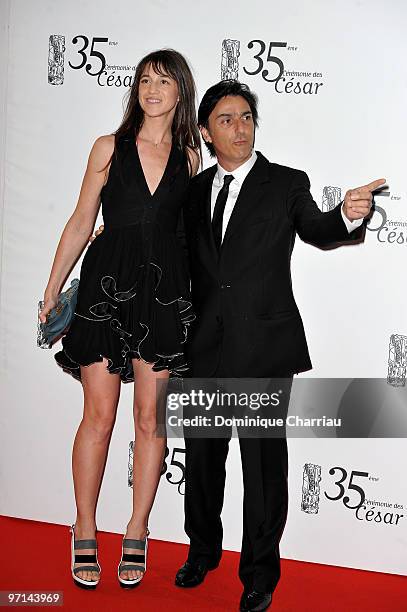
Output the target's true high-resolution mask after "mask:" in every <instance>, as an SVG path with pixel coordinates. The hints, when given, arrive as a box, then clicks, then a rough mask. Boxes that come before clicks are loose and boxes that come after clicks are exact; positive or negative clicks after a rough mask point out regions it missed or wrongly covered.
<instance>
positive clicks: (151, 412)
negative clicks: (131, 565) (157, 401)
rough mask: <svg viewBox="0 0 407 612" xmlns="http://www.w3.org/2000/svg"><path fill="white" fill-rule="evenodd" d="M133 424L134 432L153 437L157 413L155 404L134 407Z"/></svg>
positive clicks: (155, 431)
mask: <svg viewBox="0 0 407 612" xmlns="http://www.w3.org/2000/svg"><path fill="white" fill-rule="evenodd" d="M134 424H135V429H136V434H137V432H139V433H140V434H143V435H145V436H149V437H153V436H155V435H156V433H157V415H156V407H155V405H151V404H150V405H144V406H143V405H140V404H136V405H135V407H134Z"/></svg>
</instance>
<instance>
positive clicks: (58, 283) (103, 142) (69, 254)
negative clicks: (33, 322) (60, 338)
mask: <svg viewBox="0 0 407 612" xmlns="http://www.w3.org/2000/svg"><path fill="white" fill-rule="evenodd" d="M113 149H114V136H101V137H100V138H98V139H97V140H96V142H95V144H94V145H93V147H92V150H91V152H90V155H89V160H88V165H87V168H86V172H85V176H84V177H83V181H82V187H81V191H80V194H79V199H78V203H77V205H76V208H75V210H74V212H73V214H72V215H71V217H70V218H69V220H68V222H67V224H66V225H65V228H64V231H63V232H62V235H61V238H60V241H59V244H58V248H57V250H56V253H55V257H54V263H53V264H52V268H51V274H50V277H49V281H48V284H47V288H46V289H45V293H44V308H43V309H42V311H41V314H40V320H41V321H42V322H45V319H46V315H47V314H48V312H49V311H50V310H51V309H52V308H53V307H54V306H56V304H57V301H58V295H59V293H60V291H61V289H62V286H63V283H64V282H65V279H66V277H67V276H68V274H69V273H70V271H71V270H72V268H73V266H74V265H75V263H76V261H77V260H78V257H79V256H80V255H81V253H82V252H83V250H84V248H85V246H86V245H87V244H88V242H89V236H90V235H91V234H92V232H93V228H94V225H95V221H96V217H97V215H98V212H99V207H100V192H101V190H102V187H103V185H104V183H105V179H106V176H107V172H108V166H109V160H110V158H111V156H112V153H113Z"/></svg>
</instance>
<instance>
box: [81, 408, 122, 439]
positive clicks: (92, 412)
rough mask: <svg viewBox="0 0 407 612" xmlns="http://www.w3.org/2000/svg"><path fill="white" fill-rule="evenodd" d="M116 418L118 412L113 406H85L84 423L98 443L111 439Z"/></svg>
mask: <svg viewBox="0 0 407 612" xmlns="http://www.w3.org/2000/svg"><path fill="white" fill-rule="evenodd" d="M115 417H116V410H115V407H113V406H112V405H111V404H109V405H107V406H106V405H105V406H104V405H100V404H99V405H98V406H89V405H86V404H85V410H84V415H83V419H82V423H83V424H84V425H85V427H86V429H87V430H88V431H89V433H90V435H92V437H94V438H96V439H97V440H98V441H103V440H105V439H107V438H109V436H110V434H111V433H112V429H113V426H114V422H115Z"/></svg>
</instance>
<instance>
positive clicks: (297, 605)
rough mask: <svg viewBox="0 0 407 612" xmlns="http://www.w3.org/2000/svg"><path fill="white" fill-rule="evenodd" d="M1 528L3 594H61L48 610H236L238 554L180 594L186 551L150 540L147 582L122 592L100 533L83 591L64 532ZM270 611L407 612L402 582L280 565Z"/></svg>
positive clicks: (4, 523)
mask: <svg viewBox="0 0 407 612" xmlns="http://www.w3.org/2000/svg"><path fill="white" fill-rule="evenodd" d="M0 529H1V543H2V546H1V552H2V555H1V559H2V562H1V568H0V570H1V573H0V590H1V591H6V590H13V589H14V590H19V591H22V590H31V591H32V590H37V591H38V590H44V591H53V590H56V591H63V594H64V606H63V607H62V608H61V607H59V608H54V609H60V610H61V609H62V610H69V611H73V612H81V611H82V610H84V611H86V612H87V611H90V612H93V611H95V612H96V611H97V612H101V611H104V610H107V611H109V612H110V611H111V612H116V610H117V611H121V610H123V611H126V610H129V611H130V610H131V611H132V612H147V611H149V612H158V611H160V612H161V611H162V612H173V611H174V612H175V611H177V612H184V611H185V612H190V611H191V612H193V611H200V612H204V611H211V612H225V611H236V610H238V603H239V599H240V595H241V585H240V582H239V580H238V578H237V566H238V561H239V555H238V554H237V553H233V552H224V554H223V557H222V561H221V564H220V566H219V568H218V569H217V570H215V571H213V572H210V573H209V574H208V576H207V577H206V579H205V582H204V584H202V585H200V586H199V587H197V588H195V589H191V590H188V589H185V590H183V589H179V588H176V587H175V586H174V584H173V582H174V574H175V571H176V569H177V568H178V567H179V566H180V565H182V563H183V562H184V560H185V558H186V553H187V547H186V546H185V545H183V544H171V543H168V542H161V541H158V540H150V546H149V556H148V571H147V574H146V577H145V578H144V580H143V583H142V584H141V585H140V586H139V587H137V588H136V589H135V590H133V591H125V590H123V589H121V588H120V587H119V585H118V583H117V579H116V567H117V563H118V560H119V556H120V545H121V536H120V535H116V534H110V533H103V532H102V533H99V535H98V541H99V560H100V563H101V566H102V580H101V583H100V585H99V586H98V588H97V589H96V591H83V590H81V589H79V588H77V587H76V586H75V585H74V584H73V583H72V581H71V577H70V572H69V563H70V550H69V542H70V539H69V538H70V534H69V530H68V528H67V527H63V526H60V525H50V524H48V523H39V522H34V521H25V520H21V519H14V518H9V517H0ZM35 609H37V610H38V609H40V608H39V607H36V608H35ZM41 609H44V610H45V609H46V610H52V609H53V607H42V608H41ZM271 610H273V612H274V611H275V612H319V611H322V612H353V611H354V612H356V611H357V612H406V611H407V578H405V577H403V576H394V575H391V574H378V573H373V572H364V571H358V570H350V569H342V568H337V567H331V566H326V565H318V564H314V563H300V562H298V561H285V560H283V561H282V578H281V581H280V583H279V586H278V588H277V591H276V593H275V595H274V598H273V604H272V607H271Z"/></svg>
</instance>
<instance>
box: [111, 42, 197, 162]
mask: <svg viewBox="0 0 407 612" xmlns="http://www.w3.org/2000/svg"><path fill="white" fill-rule="evenodd" d="M150 65H151V67H152V68H153V70H154V71H155V72H156V73H157V74H163V75H164V74H168V76H170V77H172V78H173V79H174V80H175V81H176V83H177V85H178V94H179V102H178V104H177V108H176V111H175V115H174V120H173V122H172V138H173V141H175V143H176V144H177V145H178V147H179V148H180V149H181V151H183V153H184V154H185V155H186V156H187V159H188V164H189V166H190V168H191V165H190V160H189V156H188V150H187V148H190V149H193V150H194V151H196V152H197V153H198V154H199V158H200V159H201V157H202V151H201V139H200V133H199V130H198V123H197V118H196V108H195V102H196V89H195V82H194V78H193V76H192V73H191V69H190V67H189V66H188V63H187V61H186V59H185V58H184V57H183V56H182V55H181V53H178V51H174V49H160V50H159V51H153V52H152V53H149V54H148V55H146V56H145V57H143V59H142V60H141V61H140V62H139V63H138V65H137V68H136V72H135V75H134V80H133V84H132V86H131V89H130V91H129V93H128V99H127V103H126V108H125V111H124V116H123V120H122V122H121V124H120V126H119V128H118V130H117V131H116V132H115V149H116V147H117V143H118V141H119V140H120V138H122V137H123V136H124V135H128V134H129V133H134V135H135V136H136V137H137V135H138V133H139V132H140V130H141V127H142V125H143V122H144V111H143V109H142V108H141V106H140V103H139V99H138V93H139V85H140V79H141V77H142V75H143V74H144V73H145V69H146V68H147V67H148V66H150Z"/></svg>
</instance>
